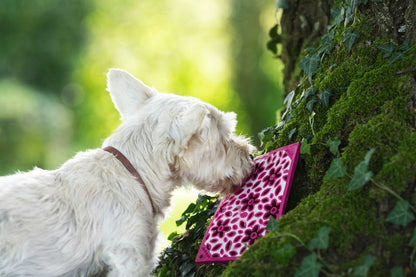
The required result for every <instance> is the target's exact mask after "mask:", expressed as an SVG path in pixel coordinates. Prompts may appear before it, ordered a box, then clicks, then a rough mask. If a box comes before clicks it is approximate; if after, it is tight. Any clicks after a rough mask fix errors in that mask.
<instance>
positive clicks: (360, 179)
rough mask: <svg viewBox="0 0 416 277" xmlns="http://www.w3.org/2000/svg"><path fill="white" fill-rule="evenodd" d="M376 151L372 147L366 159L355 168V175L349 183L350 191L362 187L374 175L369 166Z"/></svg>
mask: <svg viewBox="0 0 416 277" xmlns="http://www.w3.org/2000/svg"><path fill="white" fill-rule="evenodd" d="M374 151H375V149H374V148H372V149H370V150H369V151H368V152H367V154H366V155H365V158H364V160H363V161H362V162H360V163H359V164H358V165H357V166H356V167H355V168H354V175H353V176H352V179H351V181H350V183H349V185H348V190H349V191H354V190H357V189H360V188H362V187H363V186H364V185H365V184H366V183H367V182H368V181H369V180H370V179H371V177H373V172H371V171H367V167H368V164H369V162H370V158H371V156H372V155H373V153H374Z"/></svg>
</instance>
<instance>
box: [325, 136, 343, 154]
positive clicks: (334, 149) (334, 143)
mask: <svg viewBox="0 0 416 277" xmlns="http://www.w3.org/2000/svg"><path fill="white" fill-rule="evenodd" d="M340 144H341V141H340V140H339V138H338V137H336V138H335V139H333V140H332V139H328V141H327V142H326V145H327V146H328V147H329V151H331V153H332V154H334V155H336V154H338V152H339V150H338V147H339V145H340Z"/></svg>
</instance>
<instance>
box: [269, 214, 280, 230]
mask: <svg viewBox="0 0 416 277" xmlns="http://www.w3.org/2000/svg"><path fill="white" fill-rule="evenodd" d="M266 230H267V231H275V232H277V231H278V230H279V221H278V220H276V218H274V216H271V217H270V219H269V222H267V226H266Z"/></svg>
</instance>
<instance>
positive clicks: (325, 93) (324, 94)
mask: <svg viewBox="0 0 416 277" xmlns="http://www.w3.org/2000/svg"><path fill="white" fill-rule="evenodd" d="M330 96H331V90H330V89H324V90H323V91H321V93H320V96H319V99H320V100H321V102H322V104H324V106H325V107H327V108H328V107H329V97H330Z"/></svg>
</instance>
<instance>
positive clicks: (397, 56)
mask: <svg viewBox="0 0 416 277" xmlns="http://www.w3.org/2000/svg"><path fill="white" fill-rule="evenodd" d="M404 56H405V55H404V54H403V53H402V52H396V53H394V54H393V56H392V57H391V59H390V61H389V64H394V63H395V62H397V61H400V60H401V59H403V58H404Z"/></svg>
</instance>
